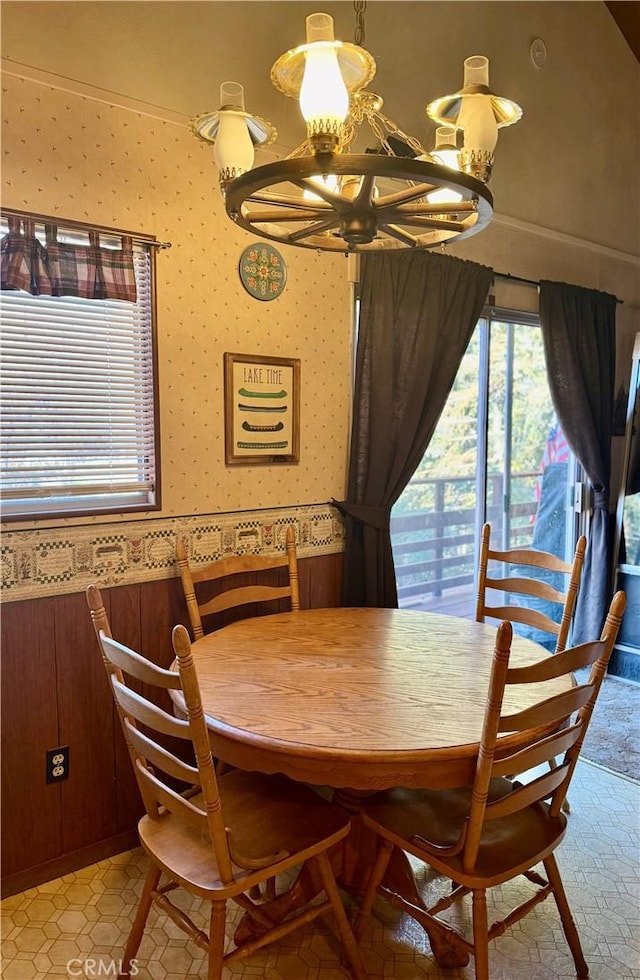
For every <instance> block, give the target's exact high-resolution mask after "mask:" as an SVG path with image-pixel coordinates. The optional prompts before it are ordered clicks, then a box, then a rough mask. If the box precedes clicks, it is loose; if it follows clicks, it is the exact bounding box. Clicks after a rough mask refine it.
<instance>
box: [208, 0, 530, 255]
mask: <svg viewBox="0 0 640 980" xmlns="http://www.w3.org/2000/svg"><path fill="white" fill-rule="evenodd" d="M365 6H366V2H364V0H355V2H354V7H355V9H356V15H357V30H356V39H357V40H359V41H361V42H362V41H363V39H364V20H363V17H364V8H365ZM375 70H376V65H375V61H374V59H373V58H372V56H371V55H370V54H369V52H368V51H366V50H365V49H364V48H363V47H362V46H361V45H360V44H359V43H354V44H350V43H348V42H344V41H336V40H335V39H334V33H333V18H332V17H330V16H329V15H328V14H324V13H317V14H311V15H310V16H309V17H307V41H306V44H302V45H300V46H299V47H297V48H294V49H293V50H291V51H287V52H286V54H283V55H282V56H281V57H280V58H278V60H277V61H276V63H275V64H274V66H273V68H272V69H271V81H272V82H273V84H274V85H275V86H276V88H277V89H279V90H280V91H281V92H283V93H284V94H285V95H288V96H290V97H293V98H296V99H298V100H299V103H300V109H301V112H302V115H303V117H304V119H305V121H306V124H307V137H306V139H305V140H304V141H303V142H302V143H301V144H300V145H299V146H297V147H296V148H295V149H294V150H293V151H292V152H291V153H290V154H289V156H287V157H286V158H285V159H283V160H279V161H277V162H275V163H269V164H266V165H263V166H258V167H254V166H253V163H254V149H255V147H259V146H265V145H266V144H267V143H269V142H272V141H273V140H274V139H275V136H276V131H275V129H274V127H273V126H272V125H271V124H270V123H268V122H267V121H266V120H264V119H261V118H260V117H259V116H255V115H252V114H250V113H248V112H246V111H245V108H244V89H243V86H242V85H241V84H239V83H238V82H225V83H223V85H222V86H221V90H220V97H221V99H220V101H221V105H220V108H219V109H217V110H216V111H215V112H207V113H204V114H202V115H200V116H197V117H196V118H195V119H194V120H193V121H192V124H191V125H192V130H193V132H194V133H195V135H196V136H197V137H198V138H199V139H201V140H204V141H205V142H208V143H213V144H214V158H215V161H216V164H217V166H218V173H219V181H220V188H221V190H222V193H223V195H224V198H225V206H226V210H227V214H228V215H229V217H230V218H231V219H232V220H233V221H234V222H236V224H238V225H240V226H241V227H242V228H245V229H246V230H247V231H249V232H251V233H252V234H253V235H259V236H261V237H263V238H269V239H271V240H273V241H276V242H280V243H281V244H285V245H298V246H301V247H303V248H315V249H320V250H322V251H345V250H346V251H355V252H361V251H369V250H379V249H391V248H430V247H433V246H434V245H444V244H446V243H447V242H451V241H453V240H456V239H457V240H459V239H462V238H468V237H470V236H471V235H475V234H477V232H479V231H481V230H482V229H483V228H485V227H486V226H487V225H488V223H489V222H490V220H491V217H492V214H493V198H492V196H491V193H490V191H489V190H488V189H487V186H486V184H487V182H488V180H489V179H490V177H491V170H492V166H493V156H494V150H495V145H496V141H497V137H498V129H499V128H501V127H503V126H509V125H511V124H512V123H515V122H517V121H518V119H519V118H520V116H521V115H522V110H521V109H520V107H519V106H517V105H516V104H515V103H514V102H511V101H510V100H509V99H505V98H503V97H499V96H496V95H495V94H494V93H493V92H492V91H491V90H490V88H489V63H488V60H487V58H485V57H483V56H480V55H475V56H473V57H471V58H467V60H466V61H465V77H464V85H463V88H462V89H461V90H460V91H459V92H456V93H455V94H454V95H449V96H444V97H443V98H440V99H437V100H436V101H435V102H432V103H430V104H429V105H428V106H427V108H426V112H427V114H428V115H429V116H430V117H431V118H432V119H433V120H435V121H436V122H438V123H441V124H442V126H441V127H440V128H439V129H438V131H437V135H436V146H435V148H434V150H433V151H432V152H431V153H429V152H427V151H426V150H425V149H424V147H423V146H421V144H420V143H419V142H418V140H416V139H415V138H414V137H413V136H410V135H408V134H407V133H404V132H403V131H402V130H401V129H399V128H398V126H397V125H396V124H395V123H394V122H393V120H391V119H390V118H389V117H388V116H386V115H385V114H384V113H383V112H382V106H383V101H382V99H381V98H380V96H378V95H376V94H374V93H373V92H370V91H368V90H367V89H366V86H367V85H368V84H369V82H370V81H371V79H372V78H373V76H374V74H375ZM363 123H367V125H368V127H369V129H370V130H371V132H372V133H373V135H374V137H375V139H376V142H377V144H378V148H377V149H376V151H375V152H369V151H367V152H364V153H353V152H352V149H353V146H354V144H355V142H356V139H357V137H358V133H359V130H360V127H361V125H362V124H363ZM458 130H460V131H461V132H462V147H461V148H460V149H458V146H457V142H458Z"/></svg>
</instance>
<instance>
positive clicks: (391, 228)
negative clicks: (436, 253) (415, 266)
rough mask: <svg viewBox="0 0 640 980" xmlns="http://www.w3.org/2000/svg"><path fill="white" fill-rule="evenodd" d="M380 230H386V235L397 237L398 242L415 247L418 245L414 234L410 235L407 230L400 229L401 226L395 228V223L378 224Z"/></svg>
mask: <svg viewBox="0 0 640 980" xmlns="http://www.w3.org/2000/svg"><path fill="white" fill-rule="evenodd" d="M378 227H379V228H380V230H381V231H386V233H387V235H391V237H392V238H397V239H398V241H399V242H403V243H404V244H405V245H410V246H411V248H416V246H417V245H419V244H420V243H419V241H418V239H417V238H415V236H414V235H410V234H409V233H408V232H405V231H403V230H402V228H397V227H396V226H395V225H387V224H381V225H378Z"/></svg>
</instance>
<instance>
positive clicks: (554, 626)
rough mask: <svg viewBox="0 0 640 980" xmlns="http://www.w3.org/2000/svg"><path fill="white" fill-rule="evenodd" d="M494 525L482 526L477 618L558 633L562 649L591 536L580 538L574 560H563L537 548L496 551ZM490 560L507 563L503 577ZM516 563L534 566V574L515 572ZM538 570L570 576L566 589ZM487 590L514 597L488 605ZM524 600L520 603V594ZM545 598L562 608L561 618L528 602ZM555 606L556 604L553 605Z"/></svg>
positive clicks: (557, 640)
mask: <svg viewBox="0 0 640 980" xmlns="http://www.w3.org/2000/svg"><path fill="white" fill-rule="evenodd" d="M490 537H491V525H490V524H485V525H484V527H483V528H482V538H481V544H480V560H479V562H478V594H477V600H476V622H478V623H484V622H485V619H486V617H487V616H488V617H489V618H491V619H502V620H508V621H509V622H511V623H521V624H522V625H524V626H529V627H531V628H533V629H536V630H541V631H542V632H543V633H549V634H551V636H552V637H555V638H556V639H555V653H560V652H561V651H562V650H564V648H565V647H566V645H567V642H568V639H569V630H570V628H571V619H572V617H573V612H574V609H575V605H576V599H577V596H578V588H579V585H580V576H581V574H582V565H583V562H584V553H585V548H586V546H587V539H586V538H585V537H584V535H583V536H582V537H580V538H578V543H577V545H576V550H575V554H574V556H573V561H572V562H567V561H563V560H562V559H561V558H558V557H557V556H556V555H552V554H550V552H548V551H539V550H537V549H535V548H511V549H509V550H508V551H496V550H495V549H493V548H491V545H490ZM490 562H492V563H493V562H496V563H499V564H502V565H505V566H506V568H505V570H504V573H503V574H501V577H499V578H496V577H494V575H493V567H494V566H493V565H492V566H491V567H489V563H490ZM512 566H518V571H519V567H520V566H525V568H530V569H531V570H532V576H531V577H530V578H529V577H527V578H524V577H522V575H514V574H512V572H511V568H512ZM535 570H538V571H541V570H542V571H544V572H547V573H554V574H556V575H559V574H561V575H563V576H568V584H567V588H566V591H562V590H561V589H558V588H555V587H554V586H553V585H551V584H550V583H549V582H545V581H542V580H540V579H537V578H535ZM487 590H492V591H496V592H502V593H508V594H509V596H512V597H513V600H512V601H510V602H508V604H507V605H493V606H491V605H488V603H487ZM519 596H520V597H523V601H521V602H520V603H518V597H519ZM531 598H533V599H534V600H543V601H545V602H551V603H554V606H555V608H556V609H558V610H559V611H560V617H559V621H556V620H555V619H553V618H552V616H550V615H548V614H547V613H544V612H542V611H541V610H539V609H532V608H530V607H529V606H528V605H527V599H531ZM551 608H552V609H553V608H554V607H551Z"/></svg>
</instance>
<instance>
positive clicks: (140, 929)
mask: <svg viewBox="0 0 640 980" xmlns="http://www.w3.org/2000/svg"><path fill="white" fill-rule="evenodd" d="M160 875H161V871H160V868H157V867H156V866H155V864H152V865H151V868H150V869H149V872H148V874H147V877H146V879H145V883H144V888H143V889H142V895H141V896H140V901H139V903H138V910H137V912H136V917H135V919H134V920H133V925H132V926H131V932H130V933H129V938H128V939H127V945H126V946H125V950H124V956H123V957H122V969H121V973H120V976H121V977H125V978H128V977H129V976H130V975H131V961H132V960H133V958H134V957H135V955H136V953H137V952H138V950H139V949H140V943H141V942H142V936H143V933H144V927H145V925H146V924H147V918H148V916H149V909H150V908H151V902H152V901H153V898H152V894H153V892H154V891H155V890H156V888H157V887H158V882H159V881H160Z"/></svg>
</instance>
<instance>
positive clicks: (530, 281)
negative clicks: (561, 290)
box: [493, 272, 624, 305]
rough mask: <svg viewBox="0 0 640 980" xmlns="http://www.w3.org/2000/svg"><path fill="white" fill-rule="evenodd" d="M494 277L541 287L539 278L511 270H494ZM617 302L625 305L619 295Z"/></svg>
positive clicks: (537, 287)
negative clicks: (526, 277)
mask: <svg viewBox="0 0 640 980" xmlns="http://www.w3.org/2000/svg"><path fill="white" fill-rule="evenodd" d="M493 278H494V279H506V280H508V281H511V282H519V283H522V285H523V286H535V287H536V289H539V287H540V282H539V280H537V279H524V278H523V277H522V276H512V275H511V273H510V272H494V273H493ZM616 303H620V305H623V304H624V300H623V299H618V297H617V296H616Z"/></svg>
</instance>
